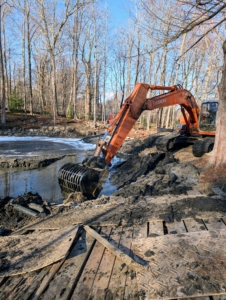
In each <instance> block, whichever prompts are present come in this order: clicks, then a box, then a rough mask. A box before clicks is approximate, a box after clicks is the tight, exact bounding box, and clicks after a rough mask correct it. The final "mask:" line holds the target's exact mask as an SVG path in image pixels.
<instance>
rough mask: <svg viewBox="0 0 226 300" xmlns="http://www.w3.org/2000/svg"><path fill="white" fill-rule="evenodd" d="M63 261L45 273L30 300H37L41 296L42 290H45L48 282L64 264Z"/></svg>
mask: <svg viewBox="0 0 226 300" xmlns="http://www.w3.org/2000/svg"><path fill="white" fill-rule="evenodd" d="M64 260H65V258H64V259H62V260H61V261H60V262H57V263H55V264H54V265H53V266H52V267H51V268H50V270H49V271H48V272H47V274H46V275H45V277H44V278H43V280H42V282H41V284H40V285H39V287H38V288H37V290H36V291H35V292H34V294H32V300H38V299H39V297H40V296H41V295H42V293H43V292H44V290H45V289H46V288H47V286H48V285H49V283H50V281H51V280H52V278H53V276H54V275H55V274H56V273H57V271H58V270H59V269H60V267H61V266H62V264H63V263H64Z"/></svg>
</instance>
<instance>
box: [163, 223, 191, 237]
mask: <svg viewBox="0 0 226 300" xmlns="http://www.w3.org/2000/svg"><path fill="white" fill-rule="evenodd" d="M166 227H167V231H168V234H180V233H186V232H187V230H186V228H185V226H184V222H183V221H180V222H172V223H166Z"/></svg>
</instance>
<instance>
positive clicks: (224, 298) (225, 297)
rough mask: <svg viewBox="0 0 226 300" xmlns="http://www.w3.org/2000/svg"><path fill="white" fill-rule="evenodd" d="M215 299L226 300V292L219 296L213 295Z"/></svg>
mask: <svg viewBox="0 0 226 300" xmlns="http://www.w3.org/2000/svg"><path fill="white" fill-rule="evenodd" d="M212 299H213V300H226V294H224V295H218V296H213V297H212Z"/></svg>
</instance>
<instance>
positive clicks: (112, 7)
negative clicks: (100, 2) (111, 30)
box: [106, 0, 129, 25]
mask: <svg viewBox="0 0 226 300" xmlns="http://www.w3.org/2000/svg"><path fill="white" fill-rule="evenodd" d="M106 3H107V6H108V9H109V18H110V22H111V24H114V25H122V24H123V23H124V22H126V20H127V19H128V15H129V13H128V3H129V1H128V0H106Z"/></svg>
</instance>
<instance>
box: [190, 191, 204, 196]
mask: <svg viewBox="0 0 226 300" xmlns="http://www.w3.org/2000/svg"><path fill="white" fill-rule="evenodd" d="M187 194H188V195H190V196H193V195H194V196H200V195H202V194H201V193H200V191H199V190H188V191H187Z"/></svg>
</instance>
